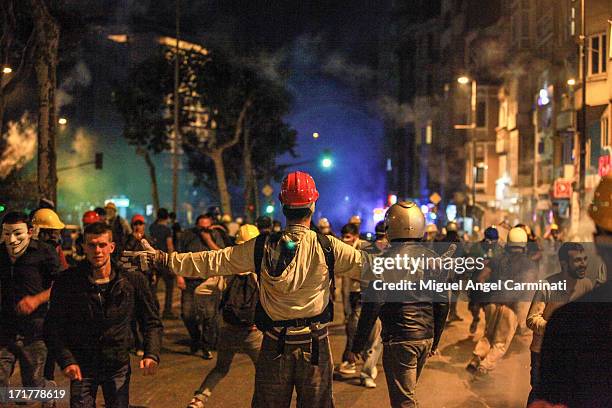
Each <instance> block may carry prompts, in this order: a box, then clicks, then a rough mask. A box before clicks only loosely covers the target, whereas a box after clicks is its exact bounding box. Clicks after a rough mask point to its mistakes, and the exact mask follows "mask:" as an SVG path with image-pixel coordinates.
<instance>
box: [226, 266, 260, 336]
mask: <svg viewBox="0 0 612 408" xmlns="http://www.w3.org/2000/svg"><path fill="white" fill-rule="evenodd" d="M228 280H229V282H228V284H227V288H226V289H225V293H224V294H223V298H222V300H221V304H220V306H219V308H220V309H221V314H222V316H223V320H225V322H226V323H229V324H232V325H234V326H246V327H250V326H252V325H253V324H254V323H255V309H256V308H257V303H258V302H259V285H258V284H257V281H256V280H255V276H254V275H253V274H251V273H249V274H246V275H235V276H232V277H231V278H230V279H228Z"/></svg>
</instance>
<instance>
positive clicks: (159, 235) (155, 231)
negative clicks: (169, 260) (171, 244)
mask: <svg viewBox="0 0 612 408" xmlns="http://www.w3.org/2000/svg"><path fill="white" fill-rule="evenodd" d="M149 233H150V234H151V238H153V246H154V247H155V248H157V249H159V250H161V251H164V252H168V238H171V237H172V230H171V229H170V227H168V226H167V225H164V224H160V223H159V222H157V221H155V222H154V223H153V224H152V225H151V226H150V227H149Z"/></svg>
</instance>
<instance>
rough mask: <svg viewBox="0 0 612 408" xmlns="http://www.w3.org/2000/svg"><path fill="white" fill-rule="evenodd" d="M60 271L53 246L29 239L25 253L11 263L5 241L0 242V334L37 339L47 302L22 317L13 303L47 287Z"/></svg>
mask: <svg viewBox="0 0 612 408" xmlns="http://www.w3.org/2000/svg"><path fill="white" fill-rule="evenodd" d="M59 271H60V265H59V258H58V256H57V252H56V251H55V249H54V248H53V247H51V246H50V245H48V244H45V243H44V242H40V241H37V240H31V241H30V244H29V245H28V248H27V249H26V250H25V253H24V254H23V255H21V256H20V257H19V258H17V260H16V261H15V263H14V264H13V263H12V262H11V260H10V257H9V255H8V252H7V250H6V245H5V244H0V298H1V301H0V335H2V334H5V335H9V336H13V335H15V334H20V335H23V336H25V337H26V338H28V339H29V338H35V339H37V338H40V337H41V336H42V323H41V321H42V320H43V319H44V317H45V315H46V313H47V309H48V305H47V304H44V305H41V306H39V307H38V309H36V310H35V311H34V312H32V313H31V314H30V315H26V316H22V315H18V314H17V312H16V309H15V308H16V306H17V304H18V303H19V302H20V301H21V299H23V298H24V297H26V296H34V295H37V294H39V293H40V292H43V291H45V290H47V289H49V288H50V287H51V284H52V283H53V281H54V280H55V278H56V277H57V275H58V274H59Z"/></svg>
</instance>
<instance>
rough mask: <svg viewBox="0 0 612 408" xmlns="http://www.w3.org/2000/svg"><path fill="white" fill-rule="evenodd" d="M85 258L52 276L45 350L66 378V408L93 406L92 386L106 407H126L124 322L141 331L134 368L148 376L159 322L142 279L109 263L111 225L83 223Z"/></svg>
mask: <svg viewBox="0 0 612 408" xmlns="http://www.w3.org/2000/svg"><path fill="white" fill-rule="evenodd" d="M84 237H85V254H86V257H87V260H86V261H83V262H81V263H79V264H78V265H77V266H76V267H73V268H71V269H69V270H68V271H67V272H65V273H64V274H62V275H61V276H60V278H58V279H57V280H56V281H55V283H54V285H53V290H52V293H51V307H50V310H49V314H48V315H47V319H46V322H45V337H46V341H47V344H48V346H49V348H50V349H52V350H54V351H55V353H56V355H57V356H58V362H59V364H60V367H61V368H62V370H63V372H64V374H65V375H66V376H67V377H68V378H69V379H70V380H71V382H70V406H71V408H89V407H95V401H96V393H97V390H98V386H102V391H103V393H104V400H105V403H106V406H108V407H113V408H127V407H128V405H129V383H130V356H129V349H130V345H131V340H132V339H131V329H130V322H131V320H132V316H135V317H136V318H137V319H138V320H139V322H140V324H141V328H142V331H143V337H144V339H143V347H144V356H143V358H142V360H141V362H140V368H141V369H142V370H143V371H144V374H145V375H149V374H154V373H155V371H156V368H157V365H158V363H159V353H160V348H161V337H162V324H161V321H160V318H159V311H158V309H157V307H156V305H155V302H154V301H153V296H152V294H151V291H150V290H149V287H148V282H147V279H146V278H145V277H144V276H143V275H142V274H138V273H135V272H128V271H126V270H123V269H122V268H120V267H118V266H117V265H115V264H113V263H111V253H112V252H113V251H114V249H115V244H114V242H113V238H112V237H113V236H112V231H111V228H110V227H109V226H108V225H106V224H104V223H95V224H91V225H88V226H87V227H86V228H85V232H84Z"/></svg>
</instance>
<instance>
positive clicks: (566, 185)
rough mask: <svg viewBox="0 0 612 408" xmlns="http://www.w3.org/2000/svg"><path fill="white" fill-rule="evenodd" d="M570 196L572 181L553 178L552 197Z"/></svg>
mask: <svg viewBox="0 0 612 408" xmlns="http://www.w3.org/2000/svg"><path fill="white" fill-rule="evenodd" d="M571 196H572V181H571V180H564V179H557V180H555V184H554V189H553V197H554V198H571Z"/></svg>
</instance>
